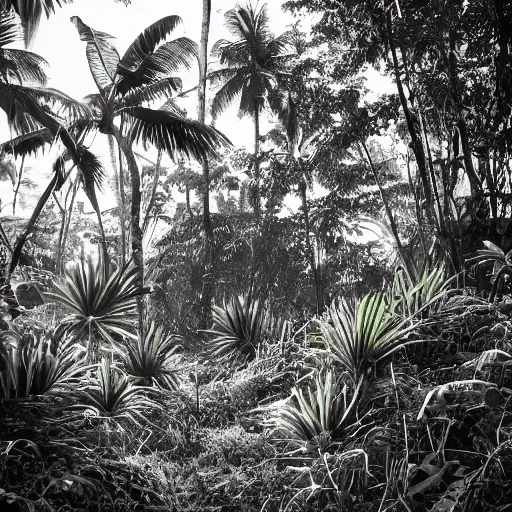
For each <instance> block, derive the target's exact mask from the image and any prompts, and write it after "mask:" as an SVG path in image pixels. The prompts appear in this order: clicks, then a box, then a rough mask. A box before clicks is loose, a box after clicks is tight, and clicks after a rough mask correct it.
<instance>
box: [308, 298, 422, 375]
mask: <svg viewBox="0 0 512 512" xmlns="http://www.w3.org/2000/svg"><path fill="white" fill-rule="evenodd" d="M318 324H319V327H320V331H321V333H322V341H323V343H324V344H325V346H326V348H327V349H328V351H329V352H330V354H331V356H332V358H333V359H334V360H335V361H337V362H338V363H340V364H341V365H342V366H343V367H344V368H345V369H346V370H347V371H348V372H349V373H350V374H351V375H352V377H353V378H354V381H358V380H359V378H360V376H361V375H363V374H364V373H366V372H367V370H368V369H369V368H370V367H371V366H372V364H374V363H377V362H378V361H380V360H382V359H384V358H386V357H387V356H389V355H390V354H392V353H393V352H395V351H396V350H398V349H399V348H401V347H404V346H405V345H408V344H410V343H417V342H419V340H410V339H409V336H410V335H411V334H412V332H413V331H414V330H415V329H416V327H417V323H416V322H414V321H413V319H411V318H405V319H404V318H401V317H399V316H397V315H396V314H393V313H392V312H391V311H390V300H389V296H388V295H387V294H384V293H380V294H376V295H366V296H365V297H364V298H363V299H362V300H361V301H356V303H355V304H354V305H353V306H350V305H349V304H348V303H347V301H345V300H344V299H341V300H340V301H339V302H338V304H336V303H333V304H332V306H331V307H330V308H328V310H327V318H326V319H323V320H319V321H318Z"/></svg>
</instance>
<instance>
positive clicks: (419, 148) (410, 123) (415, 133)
mask: <svg viewBox="0 0 512 512" xmlns="http://www.w3.org/2000/svg"><path fill="white" fill-rule="evenodd" d="M386 28H387V36H388V42H389V48H390V50H391V56H392V59H393V71H394V75H395V82H396V86H397V89H398V96H399V98H400V103H401V105H402V110H403V111H404V115H405V119H406V121H407V129H408V131H409V135H410V136H411V142H412V150H413V152H414V156H415V157H416V164H417V166H418V173H419V175H420V179H421V183H422V186H423V193H424V195H425V200H426V202H427V212H428V214H430V205H431V203H432V194H431V189H430V182H429V179H428V172H427V165H426V159H425V152H424V150H423V145H422V143H421V136H420V134H419V130H418V123H417V122H416V121H415V119H414V117H413V115H412V113H411V110H410V109H409V104H408V102H407V98H406V96H405V92H404V87H403V84H402V79H401V70H400V63H399V62H398V55H397V50H396V45H395V39H394V35H393V21H392V14H391V9H388V12H387V16H386Z"/></svg>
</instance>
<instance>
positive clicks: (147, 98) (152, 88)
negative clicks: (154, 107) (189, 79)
mask: <svg viewBox="0 0 512 512" xmlns="http://www.w3.org/2000/svg"><path fill="white" fill-rule="evenodd" d="M182 87H183V82H182V81H181V79H180V78H164V79H163V80H159V81H158V82H155V83H153V84H151V85H147V86H142V87H137V88H133V89H130V90H129V91H128V92H127V93H126V94H125V95H124V96H123V99H122V106H123V107H131V106H139V105H142V104H143V103H145V102H148V103H150V102H153V101H155V100H161V99H165V98H170V97H171V96H172V94H173V93H175V92H177V91H180V90H181V89H182Z"/></svg>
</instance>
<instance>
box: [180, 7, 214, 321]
mask: <svg viewBox="0 0 512 512" xmlns="http://www.w3.org/2000/svg"><path fill="white" fill-rule="evenodd" d="M211 11H212V3H211V0H203V19H202V23H201V41H200V45H199V88H198V109H197V117H198V120H199V122H200V123H203V124H204V123H205V121H206V74H207V70H208V39H209V35H210V19H211ZM187 209H188V211H189V213H190V214H191V216H192V210H191V209H190V191H189V189H188V187H187ZM203 230H204V260H203V283H202V292H201V299H200V307H201V312H202V323H203V325H202V327H206V326H207V325H208V323H209V320H210V315H211V304H212V299H213V285H214V282H213V270H214V262H213V228H212V221H211V215H210V167H209V164H208V160H205V161H204V162H203Z"/></svg>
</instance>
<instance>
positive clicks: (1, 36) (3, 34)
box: [0, 10, 22, 48]
mask: <svg viewBox="0 0 512 512" xmlns="http://www.w3.org/2000/svg"><path fill="white" fill-rule="evenodd" d="M21 37H22V32H21V30H20V27H19V25H18V23H17V21H16V18H15V17H14V13H13V12H12V11H10V10H0V48H1V47H3V46H5V45H8V44H12V43H15V42H17V41H19V40H20V39H21Z"/></svg>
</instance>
